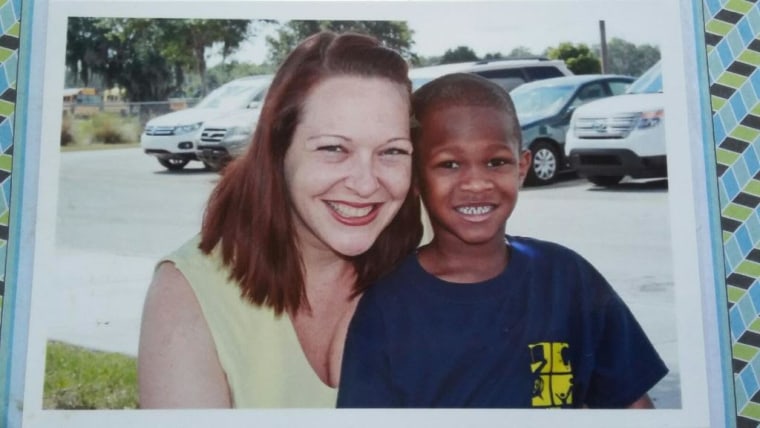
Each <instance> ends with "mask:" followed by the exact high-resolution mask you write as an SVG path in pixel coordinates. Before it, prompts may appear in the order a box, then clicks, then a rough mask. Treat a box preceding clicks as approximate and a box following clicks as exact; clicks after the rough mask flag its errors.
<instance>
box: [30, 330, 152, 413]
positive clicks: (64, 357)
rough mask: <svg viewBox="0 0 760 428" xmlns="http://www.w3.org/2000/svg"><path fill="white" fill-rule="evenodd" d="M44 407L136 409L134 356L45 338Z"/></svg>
mask: <svg viewBox="0 0 760 428" xmlns="http://www.w3.org/2000/svg"><path fill="white" fill-rule="evenodd" d="M42 406H43V408H45V409H136V408H137V407H138V398H137V360H136V359H135V358H133V357H129V356H126V355H122V354H116V353H108V352H100V351H93V350H89V349H86V348H81V347H78V346H73V345H68V344H65V343H61V342H55V341H49V342H48V344H47V352H46V358H45V389H44V393H43V405H42Z"/></svg>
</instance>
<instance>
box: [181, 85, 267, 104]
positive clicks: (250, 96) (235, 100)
mask: <svg viewBox="0 0 760 428" xmlns="http://www.w3.org/2000/svg"><path fill="white" fill-rule="evenodd" d="M267 87H268V84H267V83H266V82H264V81H260V82H255V83H251V82H230V83H227V84H224V85H222V86H220V87H218V88H216V89H214V90H213V91H211V93H210V94H208V95H207V96H206V97H205V98H204V99H202V100H201V102H199V103H198V105H196V107H199V108H245V107H246V106H248V104H249V103H250V102H251V101H253V100H254V98H255V97H257V96H261V93H262V92H263V91H264V90H265V89H266V88H267Z"/></svg>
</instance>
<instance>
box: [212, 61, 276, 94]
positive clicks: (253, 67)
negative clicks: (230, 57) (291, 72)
mask: <svg viewBox="0 0 760 428" xmlns="http://www.w3.org/2000/svg"><path fill="white" fill-rule="evenodd" d="M274 72H275V69H274V66H272V65H267V64H264V65H257V64H251V63H245V62H238V61H232V62H229V63H224V62H222V63H220V64H217V65H215V66H214V67H211V68H209V69H208V72H207V75H208V78H207V79H208V80H207V83H208V87H209V89H214V88H217V87H219V86H221V85H222V84H224V83H226V82H229V81H230V80H233V79H237V78H240V77H245V76H254V75H260V74H272V73H274Z"/></svg>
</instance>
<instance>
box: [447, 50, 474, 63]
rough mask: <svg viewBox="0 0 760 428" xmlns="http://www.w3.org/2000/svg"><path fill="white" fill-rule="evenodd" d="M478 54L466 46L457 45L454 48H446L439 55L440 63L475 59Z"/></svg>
mask: <svg viewBox="0 0 760 428" xmlns="http://www.w3.org/2000/svg"><path fill="white" fill-rule="evenodd" d="M477 60H478V55H477V54H476V53H475V51H473V50H472V49H470V48H469V47H467V46H457V47H456V48H455V49H448V50H446V52H444V53H443V57H441V64H453V63H457V62H467V61H477Z"/></svg>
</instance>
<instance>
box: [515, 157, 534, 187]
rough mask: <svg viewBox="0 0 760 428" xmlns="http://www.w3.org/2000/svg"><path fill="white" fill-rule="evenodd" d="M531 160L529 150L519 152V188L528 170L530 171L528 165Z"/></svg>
mask: <svg viewBox="0 0 760 428" xmlns="http://www.w3.org/2000/svg"><path fill="white" fill-rule="evenodd" d="M531 160H532V155H531V153H530V150H523V151H522V152H520V161H519V164H518V165H519V170H520V187H522V185H523V182H525V177H526V176H527V175H528V170H529V169H530V164H531Z"/></svg>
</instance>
